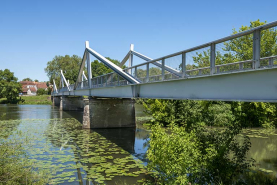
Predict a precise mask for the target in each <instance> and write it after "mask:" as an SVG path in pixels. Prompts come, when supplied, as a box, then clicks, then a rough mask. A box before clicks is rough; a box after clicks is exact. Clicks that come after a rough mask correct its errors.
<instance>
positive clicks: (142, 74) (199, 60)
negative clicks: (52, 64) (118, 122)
mask: <svg viewBox="0 0 277 185" xmlns="http://www.w3.org/2000/svg"><path fill="white" fill-rule="evenodd" d="M274 31H277V21H275V22H272V23H268V24H265V25H262V26H259V27H256V28H253V29H250V30H247V31H244V32H239V33H237V34H234V35H231V36H227V37H224V38H221V39H218V40H215V41H212V42H209V43H206V44H203V45H200V46H197V47H193V48H190V49H187V50H183V51H180V52H177V53H173V54H170V55H167V56H163V57H160V58H157V59H152V58H149V57H147V56H145V55H143V54H140V53H139V52H137V51H134V46H133V45H131V47H130V51H128V53H127V54H126V56H125V57H124V59H123V60H122V62H121V63H120V65H119V66H117V65H115V64H114V63H112V62H111V61H109V60H108V59H106V58H105V57H103V56H102V55H100V54H99V53H97V52H96V51H94V50H93V49H91V48H90V47H89V42H88V41H86V48H85V52H84V55H83V59H82V64H81V66H80V70H79V75H78V78H77V79H76V82H75V84H71V85H70V84H69V82H68V81H67V80H66V79H65V77H64V75H63V72H62V71H61V81H60V87H61V88H60V89H58V88H57V86H56V84H55V81H54V91H53V93H52V96H93V97H103V98H105V97H107V98H137V97H140V98H157V99H191V100H222V101H263V102H276V101H277V49H275V50H276V51H275V50H274V48H271V49H270V48H269V49H268V50H266V51H265V50H264V48H265V47H264V45H268V43H266V42H267V41H266V39H267V38H265V37H264V35H265V33H267V32H274ZM275 37H276V38H272V39H273V40H274V39H275V43H276V42H277V41H276V39H277V36H275ZM234 46H235V47H234ZM274 51H275V52H274ZM91 57H93V58H96V59H97V60H99V61H100V62H102V63H104V64H105V65H106V66H107V67H108V68H110V69H112V70H113V73H109V74H105V75H102V76H98V77H95V78H92V72H91ZM136 57H138V58H140V59H143V60H144V61H145V62H144V63H141V64H138V65H133V60H135V58H136ZM127 61H128V63H129V65H128V67H127V68H125V69H123V68H122V67H123V66H124V64H125V63H126V62H127ZM85 66H86V70H87V77H86V75H85V73H84V69H85V68H84V67H85Z"/></svg>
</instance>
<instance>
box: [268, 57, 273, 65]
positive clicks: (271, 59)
mask: <svg viewBox="0 0 277 185" xmlns="http://www.w3.org/2000/svg"><path fill="white" fill-rule="evenodd" d="M268 63H269V64H268V65H269V67H272V66H273V58H270V59H269V60H268Z"/></svg>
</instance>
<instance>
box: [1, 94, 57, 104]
mask: <svg viewBox="0 0 277 185" xmlns="http://www.w3.org/2000/svg"><path fill="white" fill-rule="evenodd" d="M20 99H21V100H23V101H20ZM0 104H11V103H9V102H7V99H6V98H1V99H0ZM18 104H25V105H51V104H52V102H51V95H40V96H20V97H19V98H18Z"/></svg>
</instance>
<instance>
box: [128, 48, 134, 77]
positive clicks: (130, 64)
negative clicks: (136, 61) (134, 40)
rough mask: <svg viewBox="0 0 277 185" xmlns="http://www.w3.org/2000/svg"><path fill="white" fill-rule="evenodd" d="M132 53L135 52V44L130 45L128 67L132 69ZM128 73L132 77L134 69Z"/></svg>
mask: <svg viewBox="0 0 277 185" xmlns="http://www.w3.org/2000/svg"><path fill="white" fill-rule="evenodd" d="M132 51H134V44H131V45H130V52H131V53H130V55H129V65H128V67H132V66H133V53H132ZM127 73H129V74H131V75H132V69H128V71H127Z"/></svg>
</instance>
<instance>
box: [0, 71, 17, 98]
mask: <svg viewBox="0 0 277 185" xmlns="http://www.w3.org/2000/svg"><path fill="white" fill-rule="evenodd" d="M21 91H22V86H21V84H20V83H19V82H17V78H16V77H15V76H14V73H13V72H11V71H10V70H8V69H5V70H0V98H7V101H8V102H16V101H17V97H18V96H19V93H20V92H21Z"/></svg>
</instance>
